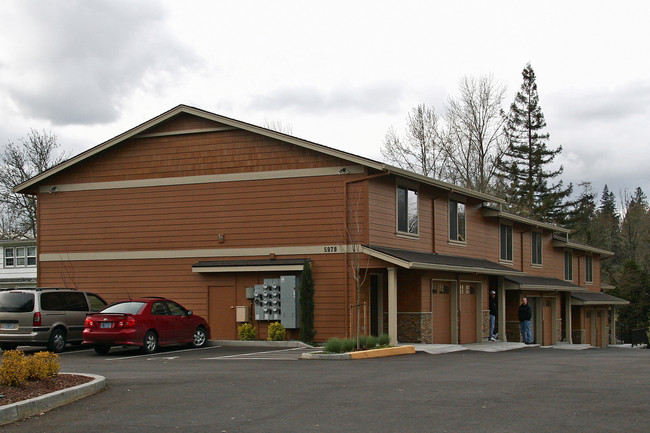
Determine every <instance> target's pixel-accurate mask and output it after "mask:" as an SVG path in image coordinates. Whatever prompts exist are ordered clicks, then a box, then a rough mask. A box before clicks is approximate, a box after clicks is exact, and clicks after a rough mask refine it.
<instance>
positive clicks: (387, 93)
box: [250, 83, 403, 114]
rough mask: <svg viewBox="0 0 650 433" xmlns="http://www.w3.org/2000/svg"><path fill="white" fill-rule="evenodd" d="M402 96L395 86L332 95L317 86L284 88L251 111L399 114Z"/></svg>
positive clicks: (343, 90) (345, 89)
mask: <svg viewBox="0 0 650 433" xmlns="http://www.w3.org/2000/svg"><path fill="white" fill-rule="evenodd" d="M402 96H403V90H402V88H401V87H400V86H398V85H397V84H393V83H385V84H372V85H365V86H361V87H352V86H346V87H339V88H336V89H334V90H330V91H329V92H326V91H322V90H320V89H318V88H317V87H283V88H280V89H278V90H275V91H273V92H270V93H269V94H266V95H263V96H260V97H258V98H255V99H254V100H253V101H252V102H251V104H250V105H251V108H255V109H258V110H282V109H295V110H299V111H302V112H307V113H312V114H323V113H326V112H328V111H348V110H355V111H356V110H358V111H361V112H364V113H370V114H373V113H391V114H393V113H396V112H398V111H399V102H400V99H401V98H402Z"/></svg>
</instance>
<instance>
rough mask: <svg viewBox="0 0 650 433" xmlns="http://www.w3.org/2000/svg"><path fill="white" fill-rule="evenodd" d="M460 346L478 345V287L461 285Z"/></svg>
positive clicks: (470, 284) (468, 284)
mask: <svg viewBox="0 0 650 433" xmlns="http://www.w3.org/2000/svg"><path fill="white" fill-rule="evenodd" d="M459 316H460V317H459V319H460V320H459V325H460V332H459V336H460V341H459V343H460V344H465V343H476V286H475V285H474V284H472V283H461V285H460V315H459Z"/></svg>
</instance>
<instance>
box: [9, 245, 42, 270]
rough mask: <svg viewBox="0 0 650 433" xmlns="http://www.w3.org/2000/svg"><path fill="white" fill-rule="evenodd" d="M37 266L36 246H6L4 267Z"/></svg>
mask: <svg viewBox="0 0 650 433" xmlns="http://www.w3.org/2000/svg"><path fill="white" fill-rule="evenodd" d="M29 266H36V247H5V249H4V267H5V268H20V267H29Z"/></svg>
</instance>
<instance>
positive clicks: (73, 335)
mask: <svg viewBox="0 0 650 433" xmlns="http://www.w3.org/2000/svg"><path fill="white" fill-rule="evenodd" d="M105 306H106V301H104V300H103V299H102V298H101V297H100V296H98V295H96V294H94V293H90V292H82V291H79V290H75V289H58V288H43V289H39V288H37V289H2V290H0V348H1V349H2V350H12V349H15V348H16V347H18V346H19V345H20V346H46V347H47V349H48V350H49V351H51V352H56V353H58V352H62V351H63V349H64V348H65V345H66V343H72V344H81V342H82V341H83V338H82V333H83V330H84V322H85V320H86V315H87V314H88V313H90V312H96V311H99V310H101V309H103V308H104V307H105Z"/></svg>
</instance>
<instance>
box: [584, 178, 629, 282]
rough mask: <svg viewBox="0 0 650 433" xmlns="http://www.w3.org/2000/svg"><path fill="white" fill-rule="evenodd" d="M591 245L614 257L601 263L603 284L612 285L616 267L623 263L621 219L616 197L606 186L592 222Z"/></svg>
mask: <svg viewBox="0 0 650 433" xmlns="http://www.w3.org/2000/svg"><path fill="white" fill-rule="evenodd" d="M592 245H593V246H595V247H597V248H602V249H604V250H607V251H613V252H614V253H615V254H614V257H612V258H611V259H608V260H604V261H601V262H600V263H601V277H602V279H603V281H604V282H607V283H610V284H611V283H612V281H613V278H612V275H613V273H614V271H615V269H616V267H617V266H620V265H621V264H622V263H623V260H622V254H621V253H622V251H621V217H620V215H619V213H618V208H617V207H616V197H615V196H614V193H612V192H611V191H610V190H609V188H608V187H607V185H605V188H603V193H602V195H601V197H600V206H599V207H598V209H597V210H596V215H595V216H594V221H593V237H592Z"/></svg>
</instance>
